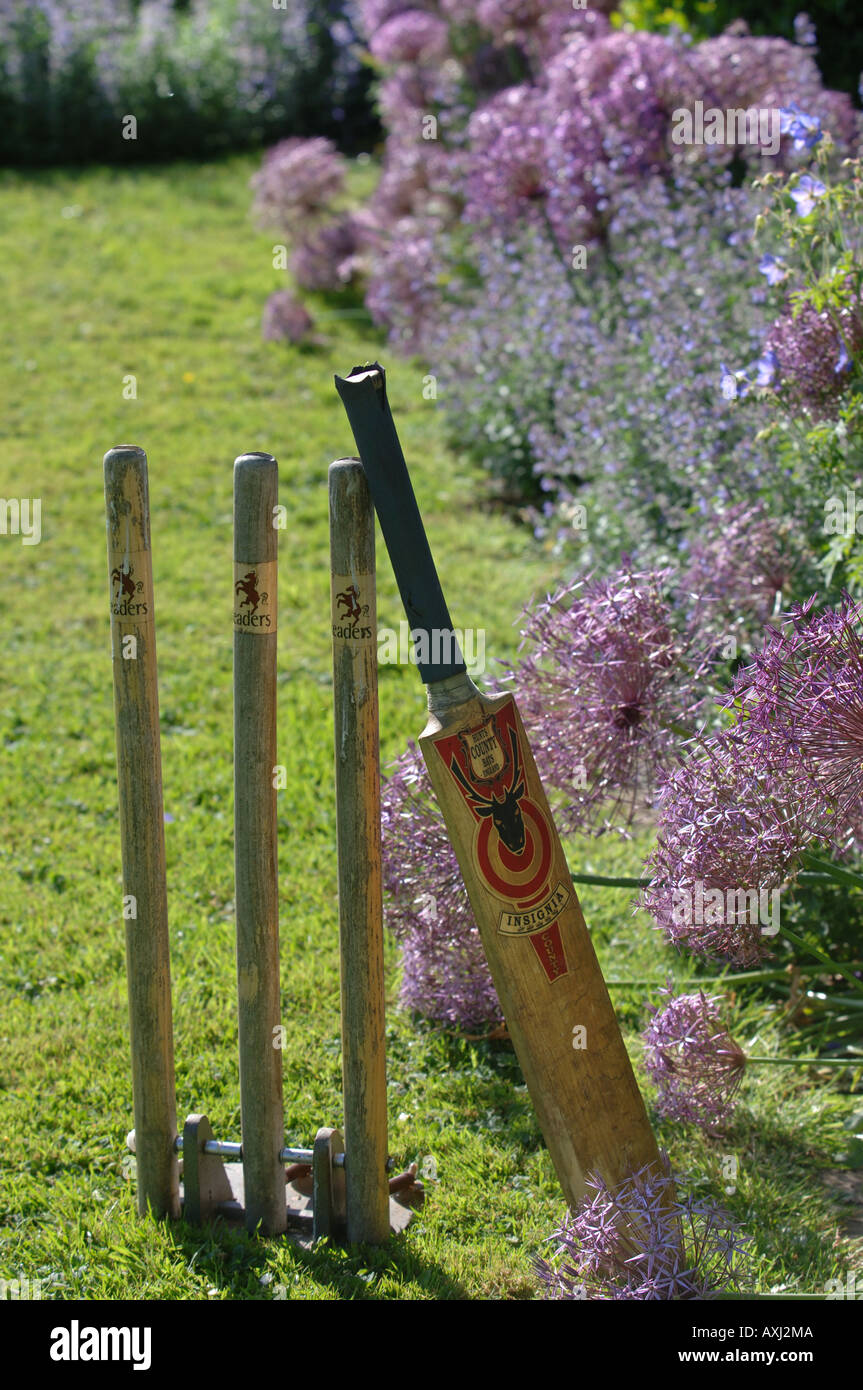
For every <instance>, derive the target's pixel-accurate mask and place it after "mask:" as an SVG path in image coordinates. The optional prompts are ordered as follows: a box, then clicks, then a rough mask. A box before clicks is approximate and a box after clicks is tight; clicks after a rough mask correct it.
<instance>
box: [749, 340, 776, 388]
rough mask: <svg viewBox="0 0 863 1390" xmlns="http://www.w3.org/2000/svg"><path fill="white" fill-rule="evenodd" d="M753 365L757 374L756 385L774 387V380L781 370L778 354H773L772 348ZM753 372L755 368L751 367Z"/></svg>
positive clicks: (763, 353)
mask: <svg viewBox="0 0 863 1390" xmlns="http://www.w3.org/2000/svg"><path fill="white" fill-rule="evenodd" d="M753 365H754V370H755V373H756V376H755V385H756V386H772V385H773V379H774V377H775V376H776V372H777V370H778V368H779V360H778V358H777V356H776V353H775V352H773V350H772V349H771V348H768V349H767V351H766V352H762V354H761V356H760V357H759V359H758V361H757V362H755V363H754V364H753ZM752 370H753V368H752V367H750V371H752Z"/></svg>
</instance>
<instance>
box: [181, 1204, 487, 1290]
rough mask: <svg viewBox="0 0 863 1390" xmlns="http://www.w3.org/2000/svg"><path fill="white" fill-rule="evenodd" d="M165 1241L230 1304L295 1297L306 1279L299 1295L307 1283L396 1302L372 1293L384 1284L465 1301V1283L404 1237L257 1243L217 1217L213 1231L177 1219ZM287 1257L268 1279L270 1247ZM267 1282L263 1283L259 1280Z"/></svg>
mask: <svg viewBox="0 0 863 1390" xmlns="http://www.w3.org/2000/svg"><path fill="white" fill-rule="evenodd" d="M171 1240H172V1243H173V1245H174V1246H175V1247H176V1249H177V1252H178V1254H179V1255H181V1256H182V1258H183V1261H184V1264H185V1265H186V1267H187V1268H189V1269H194V1270H196V1271H197V1272H198V1273H199V1274H200V1273H204V1274H206V1275H207V1276H208V1277H209V1278H210V1279H211V1281H212V1285H213V1287H214V1288H217V1289H219V1291H220V1292H229V1293H230V1295H231V1297H232V1298H234V1299H244V1300H248V1301H260V1302H278V1301H282V1300H290V1299H291V1298H292V1297H293V1295H294V1290H295V1284H294V1283H293V1282H292V1280H294V1279H299V1278H303V1277H304V1276H305V1278H304V1287H303V1289H302V1290H301V1292H302V1294H303V1295H304V1296H305V1295H307V1294H308V1281H309V1280H311V1281H313V1282H314V1283H315V1284H318V1285H320V1286H321V1288H322V1289H331V1290H332V1291H333V1293H335V1294H337V1296H338V1298H339V1299H341V1300H344V1299H365V1300H390V1299H392V1298H393V1297H398V1296H399V1295H398V1292H397V1291H396V1292H394V1290H393V1288H392V1284H391V1283H390V1286H389V1287H388V1288H387V1289H386V1290H385V1291H381V1292H379V1291H378V1288H377V1286H378V1284H379V1283H380V1282H382V1281H383V1280H385V1279H387V1277H389V1281H395V1283H396V1284H398V1285H401V1286H403V1287H404V1288H405V1289H406V1290H407V1289H409V1288H417V1289H419V1290H422V1291H424V1292H425V1293H427V1294H428V1295H429V1296H430V1297H432V1298H434V1299H454V1300H460V1299H467V1298H468V1297H469V1294H468V1293H467V1290H466V1289H465V1288H464V1286H463V1285H462V1284H461V1283H460V1282H459V1281H458V1280H456V1279H453V1278H452V1276H451V1275H449V1274H447V1273H446V1271H445V1270H444V1269H443V1268H442V1267H441V1266H440V1265H439V1264H437V1263H435V1262H434V1261H431V1260H428V1259H426V1258H425V1257H423V1256H422V1255H420V1254H419V1253H418V1252H417V1250H416V1249H415V1248H414V1247H413V1246H412V1245H411V1244H410V1243H409V1242H410V1236H409V1233H408V1235H407V1236H405V1235H398V1236H396V1235H394V1236H391V1237H390V1239H389V1241H388V1242H387V1244H386V1245H384V1246H380V1247H376V1246H367V1245H352V1246H344V1247H342V1246H337V1245H331V1244H330V1243H329V1242H328V1241H320V1242H319V1243H318V1244H317V1245H316V1246H314V1247H313V1248H311V1249H309V1248H307V1247H306V1246H304V1245H300V1244H299V1243H297V1242H296V1241H294V1240H291V1239H290V1237H284V1238H280V1239H278V1240H275V1241H260V1240H257V1239H256V1238H255V1237H253V1236H250V1235H248V1234H247V1233H246V1232H245V1231H243V1230H240V1229H237V1228H236V1227H233V1226H229V1225H227V1224H226V1223H225V1222H224V1221H222V1220H221V1219H219V1220H217V1221H216V1222H214V1223H213V1224H212V1225H211V1226H207V1227H196V1226H190V1225H188V1224H187V1223H186V1222H185V1221H179V1222H177V1223H176V1225H173V1226H172V1227H171ZM275 1248H277V1249H279V1250H280V1251H283V1252H284V1253H285V1254H286V1255H287V1256H288V1258H289V1259H290V1266H291V1267H290V1269H289V1270H288V1271H286V1272H285V1273H283V1274H282V1273H279V1274H273V1272H272V1268H271V1261H272V1256H273V1251H274V1249H275ZM265 1277H266V1278H267V1283H265V1284H264V1283H262V1282H261V1280H262V1278H265Z"/></svg>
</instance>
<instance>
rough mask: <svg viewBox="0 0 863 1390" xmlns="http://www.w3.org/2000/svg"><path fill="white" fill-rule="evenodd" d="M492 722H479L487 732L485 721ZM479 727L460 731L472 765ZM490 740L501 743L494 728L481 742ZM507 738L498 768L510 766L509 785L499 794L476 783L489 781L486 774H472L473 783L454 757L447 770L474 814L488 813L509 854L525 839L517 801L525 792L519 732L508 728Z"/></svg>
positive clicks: (517, 851) (520, 848)
mask: <svg viewBox="0 0 863 1390" xmlns="http://www.w3.org/2000/svg"><path fill="white" fill-rule="evenodd" d="M491 723H492V720H491V719H487V720H485V721H484V722H483V724H482V725H481V726H480V731H482V732H483V733H485V732H486V730H487V728H488V725H490V724H491ZM477 733H478V731H477V730H474V729H469V730H467V731H465V732H463V733H461V734H460V735H459V738H460V740H461V743H462V747H463V748H465V749H466V751H467V754H468V760H469V762H470V765H471V767H472V768H473V767H474V766H475V760H474V758H473V757H472V756H471V755H472V751H473V746H474V743H475V742H476V736H477ZM491 740H493V741H494V743H496V744H497V746H498V747H500V746H501V745H500V740H499V739H498V737H497V733H496V732H492V733H491V734H488V733H486V737H485V740H484V742H486V743H488V742H489V741H491ZM510 742H511V749H512V754H511V757H510V758H507V757H506V755H504V758H503V759H502V761H501V763H500V769H499V770H500V771H501V772H503V771H504V770H505V769H507V768H508V767H510V766H511V767H512V781H511V784H510V786H508V787H504V789H503V793H502V794H501V795H500V796H498V795H497V793H496V792H492V794H491V796H486V795H484V794H483V792H482V791H481V790H480V789H479V788H478V787H477V786H476V783H477V782H481V781H488V780H489V779H488V778H478V777H476V776H475V777H474V785H473V786H472V785H471V783H470V782H469V781H468V779H467V777H466V776H465V774H464V772H463V771H462V769H461V768H460V767H459V764H458V761H457V760H456V758H453V759H452V761H451V762H450V772H451V773H452V775H453V777H454V778H455V779H456V781H457V782H458V784H459V786H460V787H461V788H462V790H463V791H465V792H466V793H467V795H468V797H469V799H470V805H471V809H472V811H473V812H474V814H475V815H477V816H479V817H481V818H485V817H487V816H490V817H491V823H492V825H493V826H494V828H495V830H496V831H497V833H498V835H499V836H500V839H501V840H502V842H503V844H504V845H505V846H506V848H507V849H508V850H509V851H510V853H511V854H522V853H523V851H524V847H525V843H526V839H527V837H526V834H525V829H524V817H523V816H522V814H521V808H520V806H519V804H518V803H519V802H520V801H521V799H522V797H523V796H524V779H523V778H522V775H521V758H520V755H519V747H518V735H517V733H516V731H515V729H510Z"/></svg>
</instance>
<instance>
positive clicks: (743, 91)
mask: <svg viewBox="0 0 863 1390" xmlns="http://www.w3.org/2000/svg"><path fill="white" fill-rule="evenodd" d="M691 54H692V61H693V63H694V64H695V65H696V66H697V68H698V70H699V71H700V72H701V73H702V75H703V77H704V79H705V81H706V82H707V83H708V85H709V86H710V87H711V88H712V89H713V92H714V93H715V96H716V101H715V105H717V106H720V107H722V108H724V109H728V108H734V107H746V108H750V107H759V108H761V107H777V106H778V107H786V108H788V107H790V106H791V103H792V102H796V103H798V104H799V107H800V108H801V109H802V110H803V111H806V112H807V113H808V114H809V115H810V116H813V117H818V118H820V120H821V123H822V125H823V127H824V129H826V130H829V131H830V134H831V135H832V136H833V139H834V140H835V141H836V143H837V145H838V146H840V147H841V148H842V149H843V152H844V153H850V152H851V150H852V148H854V147H855V146H856V144H857V138H858V137H857V122H856V116H855V112H854V106H853V103H852V101H851V98H850V97H848V96H846V95H845V93H839V92H827V91H826V90H825V88H824V86H823V84H822V81H821V73H820V71H819V69H818V64H817V63H816V61H815V58H814V57H813V54H812V52H811V50H809V51H807V50H806V49H805V48H801V47H799V46H798V45H796V44H793V43H788V42H787V41H786V40H785V39H773V38H756V37H753V36H752V35H751V34H749V33H747V32H742V33H741V32H736V33H728V32H726V33H724V34H721V35H720V36H719V38H716V39H707V40H705V42H704V43H700V44H697V45H696V46H694V48H693V49H692V50H691Z"/></svg>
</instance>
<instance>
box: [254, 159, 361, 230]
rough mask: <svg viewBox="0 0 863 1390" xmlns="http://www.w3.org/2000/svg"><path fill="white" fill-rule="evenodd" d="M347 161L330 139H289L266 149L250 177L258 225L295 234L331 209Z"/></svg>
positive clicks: (342, 181) (338, 191)
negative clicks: (262, 160)
mask: <svg viewBox="0 0 863 1390" xmlns="http://www.w3.org/2000/svg"><path fill="white" fill-rule="evenodd" d="M345 168H346V164H345V161H344V159H343V158H342V156H341V155H340V154H339V153H338V151H337V150H336V147H335V145H334V144H333V143H332V141H330V140H325V139H323V138H322V137H318V138H315V139H313V140H306V139H302V138H299V137H297V138H292V139H290V140H281V141H280V142H279V144H278V145H274V146H273V148H272V149H271V150H267V153H266V154H265V156H264V163H263V165H262V167H261V168H260V169H259V170H258V172H257V173H256V174H254V175H253V176H252V179H251V187H252V188H253V189H254V192H255V200H254V206H253V211H254V213H255V216H256V217H257V219H258V221H259V222H260V223H261V225H263V226H266V227H277V228H278V229H279V230H281V231H284V232H288V233H294V232H300V233H302V232H305V231H307V230H308V226H309V223H310V222H313V221H317V220H320V219H321V218H322V217H324V216H325V215H327V214H328V213H329V211H330V207H331V204H332V202H333V199H334V198H336V197H337V196H338V195H339V194H340V193H341V191H342V189H343V187H344V179H345Z"/></svg>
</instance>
